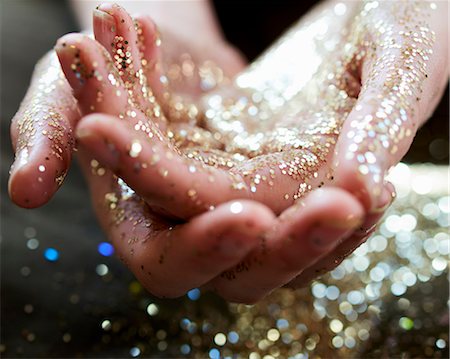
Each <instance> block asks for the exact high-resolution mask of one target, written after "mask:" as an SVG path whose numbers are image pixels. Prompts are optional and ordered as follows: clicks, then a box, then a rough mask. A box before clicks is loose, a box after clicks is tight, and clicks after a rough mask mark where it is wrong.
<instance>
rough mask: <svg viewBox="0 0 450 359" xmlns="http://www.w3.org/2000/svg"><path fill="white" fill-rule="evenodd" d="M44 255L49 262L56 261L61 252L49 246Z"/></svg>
mask: <svg viewBox="0 0 450 359" xmlns="http://www.w3.org/2000/svg"><path fill="white" fill-rule="evenodd" d="M44 257H45V259H47V260H48V261H49V262H56V261H57V260H58V258H59V252H58V251H57V250H56V249H55V248H47V249H46V250H45V251H44Z"/></svg>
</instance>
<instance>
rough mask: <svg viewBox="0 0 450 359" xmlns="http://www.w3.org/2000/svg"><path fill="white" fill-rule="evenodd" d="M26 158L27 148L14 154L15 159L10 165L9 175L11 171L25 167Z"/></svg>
mask: <svg viewBox="0 0 450 359" xmlns="http://www.w3.org/2000/svg"><path fill="white" fill-rule="evenodd" d="M28 157H29V152H28V148H27V147H25V148H22V149H21V150H20V151H19V152H18V153H17V154H16V158H15V159H14V162H13V164H12V165H11V171H10V173H12V171H17V170H18V169H19V168H21V167H22V166H24V165H26V164H27V163H28Z"/></svg>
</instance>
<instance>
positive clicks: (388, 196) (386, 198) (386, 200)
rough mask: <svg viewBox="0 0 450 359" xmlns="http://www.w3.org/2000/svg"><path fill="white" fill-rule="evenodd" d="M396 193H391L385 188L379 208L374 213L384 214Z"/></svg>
mask: <svg viewBox="0 0 450 359" xmlns="http://www.w3.org/2000/svg"><path fill="white" fill-rule="evenodd" d="M394 197H395V192H391V191H390V190H389V189H388V188H386V187H384V188H383V190H382V193H381V195H380V197H379V198H378V206H377V207H376V208H375V209H373V210H372V213H382V212H384V211H386V210H387V209H388V207H389V206H390V205H391V204H392V201H393V200H394Z"/></svg>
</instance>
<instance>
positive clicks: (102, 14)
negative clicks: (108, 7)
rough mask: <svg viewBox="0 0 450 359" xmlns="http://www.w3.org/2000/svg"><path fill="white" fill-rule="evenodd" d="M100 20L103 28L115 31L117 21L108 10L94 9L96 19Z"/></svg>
mask: <svg viewBox="0 0 450 359" xmlns="http://www.w3.org/2000/svg"><path fill="white" fill-rule="evenodd" d="M96 20H98V21H99V23H100V24H101V26H102V30H104V31H105V30H106V31H111V32H115V31H116V21H115V19H114V17H113V16H112V15H110V14H108V13H107V12H106V11H104V10H101V9H100V8H99V9H95V10H94V21H96Z"/></svg>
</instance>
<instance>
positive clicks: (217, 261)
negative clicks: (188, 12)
mask: <svg viewBox="0 0 450 359" xmlns="http://www.w3.org/2000/svg"><path fill="white" fill-rule="evenodd" d="M116 10H117V13H115V19H116V20H118V21H116V23H121V19H125V21H124V23H123V24H124V25H123V27H124V28H125V29H129V28H130V24H131V19H130V18H129V17H128V16H127V15H126V14H125V13H123V12H122V10H121V9H119V8H116ZM104 20H105V17H104V16H102V17H97V20H96V21H104ZM100 25H101V24H99V26H97V27H96V28H97V29H100V30H101V29H104V28H110V27H109V26H106V27H105V26H100ZM142 29H152V27H151V26H145V25H144V26H142ZM118 30H119V31H120V30H121V29H120V28H119V27H118ZM152 31H154V30H152ZM96 34H97V35H99V36H98V37H99V38H100V39H101V35H102V33H101V31H100V33H99V32H96ZM128 35H129V34H128ZM150 35H151V34H150ZM119 37H122V38H127V39H130V38H131V40H127V41H128V43H134V41H133V37H132V36H130V35H129V36H126V37H124V36H119ZM147 38H153V36H148V37H147ZM105 43H106V44H108V43H109V42H105ZM146 48H147V49H151V47H149V46H146ZM57 52H58V55H59V57H60V60H61V62H62V64H63V68H64V69H65V71H66V74H67V77H68V78H69V81H70V83H71V84H72V86H73V87H74V90H75V95H76V96H77V98H78V100H79V102H80V106H81V108H82V109H83V111H86V112H88V111H92V108H91V106H95V108H94V110H97V111H102V112H107V111H114V110H115V109H117V108H118V109H119V114H120V113H126V112H127V111H134V110H136V112H137V109H135V108H133V109H130V108H128V109H127V107H126V106H127V104H133V105H134V104H135V103H137V102H138V101H140V100H142V99H143V98H139V97H137V98H135V97H134V94H135V93H138V94H139V96H140V94H142V93H148V92H147V91H142V88H140V87H137V88H134V87H133V88H132V86H131V85H134V84H132V81H130V84H128V85H125V83H126V82H127V80H129V79H130V77H129V73H128V72H127V71H123V72H122V73H121V74H120V72H119V73H116V70H115V69H114V65H113V64H111V63H109V61H108V56H107V55H105V53H104V50H103V49H102V48H101V47H100V46H99V45H98V44H97V43H95V42H94V41H93V40H90V39H89V38H87V37H84V36H82V35H68V36H66V37H64V38H63V39H61V40H60V41H59V42H58V47H57ZM130 52H131V51H130ZM121 63H122V62H116V63H115V65H116V66H117V65H118V64H121ZM90 64H96V65H95V70H94V69H93V68H89V67H88V65H90ZM134 64H135V63H133V69H135V71H138V72H139V68H137V69H136V67H134V66H135V65H134ZM72 65H74V66H72ZM74 69H75V71H73V70H74ZM106 70H107V71H106ZM110 75H111V76H110ZM105 78H107V79H108V83H107V84H104V83H103V81H102V79H105ZM99 82H100V84H99ZM109 84H111V85H113V86H114V87H111V86H110V85H109ZM121 86H123V87H121ZM125 86H129V88H130V89H131V90H130V91H127V90H126V89H124V87H125ZM99 90H101V93H102V95H101V96H100V99H101V100H100V101H97V99H98V98H99V95H98V93H99ZM117 91H120V94H121V95H120V96H117ZM93 94H95V97H94V96H93ZM126 94H130V97H126ZM131 96H133V97H131ZM122 98H125V101H123V102H122V103H120V101H121V99H122ZM93 99H95V102H93ZM149 102H150V103H151V104H152V105H151V106H149V105H147V104H146V106H149V107H148V108H146V109H145V110H144V111H145V112H146V113H150V114H151V115H153V119H154V120H155V121H147V119H146V118H145V116H143V115H138V114H137V113H136V116H135V117H133V116H131V115H130V116H129V118H127V121H123V120H119V119H114V118H112V117H111V116H107V115H102V114H92V115H89V116H87V117H86V118H84V119H83V120H82V121H81V123H80V124H79V126H78V128H77V133H81V135H82V136H81V137H82V140H81V141H80V143H81V145H82V146H81V147H80V151H79V153H80V159H81V163H82V167H83V169H84V171H85V173H86V176H87V178H88V182H89V184H90V187H91V192H92V197H93V201H94V206H95V208H96V211H97V214H98V217H99V218H100V221H101V223H102V225H103V227H104V229H105V231H106V232H107V234H108V235H109V237H110V238H111V240H112V241H113V243H114V245H115V247H116V249H117V251H118V253H119V255H120V257H121V258H122V259H123V260H124V261H125V262H126V263H127V264H128V265H129V267H130V268H131V270H132V271H133V272H134V273H135V274H136V276H137V277H138V278H139V280H140V281H142V283H143V285H144V286H145V287H146V288H147V289H149V290H150V291H151V292H152V293H154V294H156V295H160V296H177V295H181V294H183V293H184V292H185V291H186V290H189V289H190V288H192V287H194V286H200V285H202V284H204V283H208V284H207V287H208V288H211V289H214V290H215V291H217V292H218V293H219V294H220V295H222V296H224V297H225V298H226V299H228V300H233V301H245V302H248V303H249V302H252V301H255V300H257V299H259V298H260V297H262V296H264V295H266V294H267V293H268V292H270V291H271V290H273V289H275V288H277V287H279V286H280V285H282V284H284V283H286V282H287V281H289V280H290V279H291V278H292V277H294V276H295V275H296V274H297V273H299V272H300V271H302V270H303V269H305V268H307V267H308V266H309V265H310V264H312V263H313V262H314V261H316V260H317V259H319V258H321V257H322V256H323V255H325V254H326V253H328V252H329V251H331V250H332V249H333V248H334V247H335V246H336V245H337V243H338V242H339V241H340V240H342V239H344V238H346V237H347V236H348V235H349V234H351V233H353V230H354V228H355V227H356V226H358V224H359V223H360V220H361V217H362V215H363V210H362V207H361V205H360V204H359V203H358V202H357V201H356V200H355V199H353V198H352V197H351V196H350V195H348V194H347V193H345V192H344V191H341V190H338V189H325V190H322V191H315V192H314V193H311V194H310V195H308V196H307V197H305V198H304V200H303V201H301V202H297V204H296V205H295V206H292V207H291V208H289V209H288V210H286V211H285V212H284V213H283V214H282V215H281V216H280V217H279V218H275V217H274V215H273V214H272V212H271V211H270V210H269V209H268V208H266V207H265V206H263V205H262V204H260V203H257V202H252V201H245V200H239V201H234V202H231V203H228V204H227V203H225V204H220V205H218V206H217V208H216V209H214V210H213V211H210V212H206V213H204V214H201V215H199V216H196V217H194V218H192V219H191V220H190V221H189V222H188V223H187V224H177V223H176V222H173V221H169V220H163V219H161V217H159V216H156V215H155V214H154V213H153V211H152V210H151V209H150V208H149V207H148V206H147V204H146V203H145V202H144V201H143V200H141V199H139V197H138V196H136V195H135V194H134V193H133V191H132V190H131V189H130V188H129V187H128V186H126V185H125V184H124V182H123V181H119V182H118V181H117V179H115V177H114V176H113V175H112V173H111V172H110V171H109V170H107V169H105V168H104V167H103V166H102V165H101V164H99V162H98V161H97V160H96V159H95V160H94V159H93V158H92V151H89V152H88V151H86V149H87V146H86V143H88V144H89V142H86V140H85V139H86V138H87V137H90V136H83V133H82V132H83V131H86V130H87V129H89V130H91V131H92V129H95V128H96V127H95V126H96V124H97V123H98V122H105V123H109V124H112V123H115V124H118V125H121V124H122V123H127V122H128V123H129V124H131V128H133V130H131V131H132V132H133V134H135V133H136V125H139V126H138V128H139V129H142V128H144V129H148V131H149V132H146V133H147V134H148V133H152V134H153V135H152V137H151V138H150V139H144V138H143V139H142V142H141V143H139V146H137V147H136V148H133V146H131V147H129V148H128V149H127V154H128V155H129V156H131V157H132V158H135V157H133V156H137V155H139V154H140V152H141V151H142V147H143V146H144V143H145V144H146V143H147V142H149V143H152V146H153V147H154V146H159V143H160V142H162V141H155V142H153V141H154V140H155V138H160V136H162V134H161V130H160V129H161V128H164V127H165V126H167V122H165V121H162V120H161V118H158V117H157V116H156V118H155V116H154V114H155V110H156V109H158V107H157V106H156V102H155V101H149ZM123 107H124V108H125V110H120V109H121V108H123ZM142 108H144V106H142ZM124 117H125V116H124ZM157 121H159V122H157ZM86 123H87V124H89V123H91V125H92V126H93V127H89V126H87V125H86ZM156 123H157V124H158V126H157V125H156ZM108 129H109V131H108ZM105 131H106V132H105V135H106V136H105V138H108V140H109V139H110V138H112V136H114V133H115V131H116V128H115V127H114V126H107V127H105ZM91 133H92V132H91ZM124 135H125V136H126V135H127V133H124ZM83 137H84V138H83ZM125 141H127V139H126V138H125ZM96 143H98V142H96ZM135 143H136V142H135ZM102 145H103V144H102ZM107 147H109V148H111V141H109V142H108V144H107ZM89 149H90V148H89ZM94 149H95V148H94ZM95 157H96V158H98V157H97V156H95ZM144 158H145V157H144ZM135 168H136V169H138V170H140V169H141V168H140V167H135ZM143 169H145V168H143ZM163 180H164V177H163ZM234 266H236V268H233V267H234ZM148 273H150V274H148ZM180 277H182V278H183V280H180ZM244 288H247V289H244Z"/></svg>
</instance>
